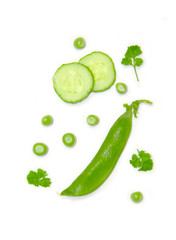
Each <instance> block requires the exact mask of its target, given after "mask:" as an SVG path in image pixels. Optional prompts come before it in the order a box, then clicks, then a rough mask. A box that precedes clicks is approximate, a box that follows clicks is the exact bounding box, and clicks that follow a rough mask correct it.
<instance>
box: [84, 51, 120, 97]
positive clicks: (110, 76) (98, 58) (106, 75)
mask: <svg viewBox="0 0 176 240" xmlns="http://www.w3.org/2000/svg"><path fill="white" fill-rule="evenodd" d="M79 62H80V63H82V64H84V65H85V66H87V67H88V68H89V69H90V70H91V72H92V73H93V76H94V87H93V90H92V91H93V92H101V91H104V90H106V89H108V88H110V87H111V86H112V85H113V83H114V82H115V77H116V71H115V67H114V63H113V61H112V59H111V58H110V57H109V56H108V55H107V54H105V53H103V52H92V53H90V54H88V55H86V56H85V57H83V58H81V59H80V60H79Z"/></svg>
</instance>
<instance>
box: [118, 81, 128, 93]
mask: <svg viewBox="0 0 176 240" xmlns="http://www.w3.org/2000/svg"><path fill="white" fill-rule="evenodd" d="M116 90H117V92H118V93H120V94H123V93H126V92H127V85H126V84H125V83H121V82H119V83H117V84H116Z"/></svg>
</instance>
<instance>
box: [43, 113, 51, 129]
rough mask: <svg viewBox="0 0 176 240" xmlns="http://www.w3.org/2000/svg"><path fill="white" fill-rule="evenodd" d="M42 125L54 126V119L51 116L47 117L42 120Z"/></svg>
mask: <svg viewBox="0 0 176 240" xmlns="http://www.w3.org/2000/svg"><path fill="white" fill-rule="evenodd" d="M42 124H43V125H44V126H49V125H51V124H53V117H52V116H51V115H46V116H44V117H43V118H42Z"/></svg>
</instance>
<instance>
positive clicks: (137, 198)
mask: <svg viewBox="0 0 176 240" xmlns="http://www.w3.org/2000/svg"><path fill="white" fill-rule="evenodd" d="M142 199H143V195H142V193H141V192H134V193H132V194H131V200H133V202H136V203H138V202H141V201H142Z"/></svg>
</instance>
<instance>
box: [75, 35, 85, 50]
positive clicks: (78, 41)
mask: <svg viewBox="0 0 176 240" xmlns="http://www.w3.org/2000/svg"><path fill="white" fill-rule="evenodd" d="M73 45H74V47H75V48H78V49H81V48H84V47H85V46H86V42H85V40H84V38H82V37H78V38H76V39H75V40H74V43H73Z"/></svg>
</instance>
